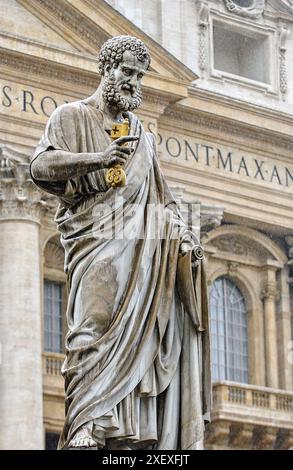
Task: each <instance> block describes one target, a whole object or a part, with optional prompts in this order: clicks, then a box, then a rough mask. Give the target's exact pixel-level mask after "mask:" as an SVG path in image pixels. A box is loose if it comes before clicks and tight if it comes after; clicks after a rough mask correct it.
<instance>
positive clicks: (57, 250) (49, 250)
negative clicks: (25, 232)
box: [45, 238, 64, 271]
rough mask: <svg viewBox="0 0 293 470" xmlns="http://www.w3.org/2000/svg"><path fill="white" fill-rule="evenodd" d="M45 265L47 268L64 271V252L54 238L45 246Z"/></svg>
mask: <svg viewBox="0 0 293 470" xmlns="http://www.w3.org/2000/svg"><path fill="white" fill-rule="evenodd" d="M45 264H46V266H47V267H49V268H54V269H60V270H62V271H63V269H64V250H63V248H62V246H61V245H60V243H59V241H58V240H57V239H56V238H53V239H52V240H49V241H48V243H47V245H46V248H45Z"/></svg>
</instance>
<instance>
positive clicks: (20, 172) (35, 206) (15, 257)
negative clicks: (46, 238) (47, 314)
mask: <svg viewBox="0 0 293 470" xmlns="http://www.w3.org/2000/svg"><path fill="white" fill-rule="evenodd" d="M7 154H11V150H9V149H7V148H6V149H5V148H4V149H0V342H1V349H2V361H1V365H0V394H1V399H0V426H1V432H0V449H42V448H43V441H44V437H43V398H42V392H43V390H42V334H41V301H40V294H41V278H40V256H39V225H40V213H41V208H42V202H41V200H40V193H39V191H38V190H37V188H36V187H35V185H34V184H33V182H32V181H31V180H30V179H29V172H28V163H21V162H20V161H17V160H14V161H13V160H12V159H10V158H7ZM16 155H17V157H18V156H19V154H17V153H16Z"/></svg>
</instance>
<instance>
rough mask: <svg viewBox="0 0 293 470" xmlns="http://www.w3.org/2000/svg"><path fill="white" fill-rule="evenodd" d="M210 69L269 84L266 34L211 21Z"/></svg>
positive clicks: (268, 49) (268, 55)
mask: <svg viewBox="0 0 293 470" xmlns="http://www.w3.org/2000/svg"><path fill="white" fill-rule="evenodd" d="M213 50H214V68H215V69H216V70H218V71H221V72H225V73H227V74H231V75H236V76H239V77H243V78H246V79H249V80H253V81H257V82H261V83H265V84H270V83H271V76H270V75H271V74H270V43H269V37H268V36H267V35H266V34H262V33H260V32H254V31H251V30H246V29H245V30H244V29H243V28H239V27H236V26H234V25H231V24H226V23H223V22H220V21H214V23H213Z"/></svg>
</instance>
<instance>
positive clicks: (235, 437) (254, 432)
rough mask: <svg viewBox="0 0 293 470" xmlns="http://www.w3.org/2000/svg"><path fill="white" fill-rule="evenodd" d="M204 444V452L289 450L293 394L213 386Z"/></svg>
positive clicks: (228, 384) (292, 439)
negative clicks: (209, 422) (210, 411)
mask: <svg viewBox="0 0 293 470" xmlns="http://www.w3.org/2000/svg"><path fill="white" fill-rule="evenodd" d="M205 442H206V448H207V449H290V448H293V392H287V391H283V390H275V389H270V388H266V387H260V386H256V385H246V384H239V383H235V382H217V383H215V384H214V385H213V412H212V422H211V424H209V426H208V427H207V432H206V439H205Z"/></svg>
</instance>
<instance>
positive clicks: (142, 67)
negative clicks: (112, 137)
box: [99, 36, 151, 111]
mask: <svg viewBox="0 0 293 470" xmlns="http://www.w3.org/2000/svg"><path fill="white" fill-rule="evenodd" d="M150 61H151V58H150V54H149V52H148V50H147V48H146V46H145V44H144V43H143V42H142V41H141V40H140V39H137V38H135V37H133V36H115V37H113V38H111V39H109V40H108V41H106V42H105V44H104V45H103V46H102V48H101V51H100V53H99V70H100V73H101V75H102V76H103V82H102V86H103V99H104V101H105V102H106V103H107V104H109V105H110V106H116V107H117V108H119V109H121V110H123V111H132V110H133V109H135V108H137V107H138V106H139V105H140V103H141V89H140V87H141V80H142V77H143V76H144V74H145V73H146V71H147V69H148V68H149V65H150Z"/></svg>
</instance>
